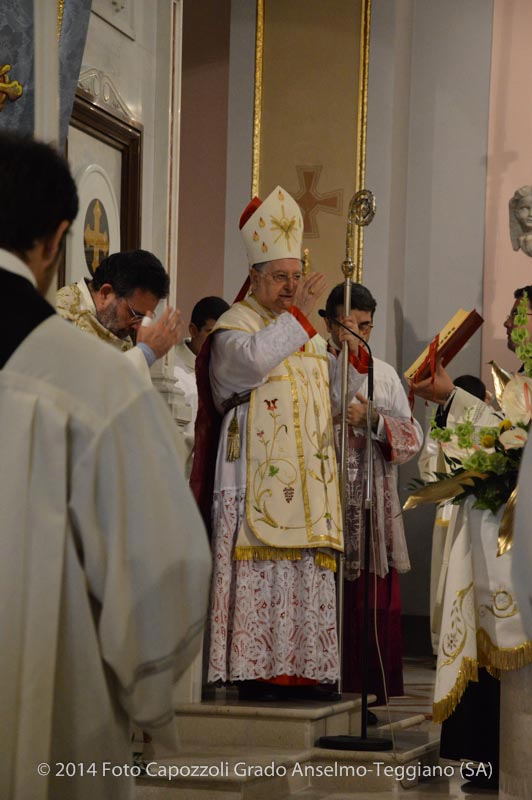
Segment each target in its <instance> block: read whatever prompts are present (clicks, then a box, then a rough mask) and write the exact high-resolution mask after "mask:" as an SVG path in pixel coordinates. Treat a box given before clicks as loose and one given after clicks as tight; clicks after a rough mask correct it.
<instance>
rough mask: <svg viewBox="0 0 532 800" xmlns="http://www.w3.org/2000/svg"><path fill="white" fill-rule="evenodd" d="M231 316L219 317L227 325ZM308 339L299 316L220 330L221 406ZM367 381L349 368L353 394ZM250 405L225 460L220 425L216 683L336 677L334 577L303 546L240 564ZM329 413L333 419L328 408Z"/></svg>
mask: <svg viewBox="0 0 532 800" xmlns="http://www.w3.org/2000/svg"><path fill="white" fill-rule="evenodd" d="M222 320H223V317H222V318H221V319H220V320H219V321H218V322H219V323H220V322H222ZM308 339H309V336H308V334H307V332H306V331H305V329H304V328H303V327H302V325H300V324H299V322H298V321H297V320H296V318H295V317H294V316H292V314H290V313H288V312H285V313H283V314H280V315H279V316H278V317H277V318H276V320H275V322H273V323H272V324H270V325H268V326H267V327H265V328H264V329H262V330H260V331H258V332H257V333H254V334H251V333H248V332H244V331H240V330H219V331H217V332H216V333H215V334H213V341H212V345H211V366H210V377H211V387H212V392H213V398H214V402H215V404H216V406H217V408H218V409H219V410H221V404H222V402H223V401H224V400H226V399H228V398H229V397H231V396H232V395H233V394H234V393H238V394H240V393H243V392H246V391H249V390H252V389H254V388H256V387H258V386H260V385H261V384H263V383H264V382H265V381H266V380H267V377H268V374H269V373H270V372H271V370H272V369H273V368H274V367H276V366H277V365H278V364H280V363H281V362H282V361H283V360H284V359H285V358H287V357H288V356H290V355H291V354H292V353H294V352H295V351H296V350H298V349H299V348H300V347H302V346H303V345H304V344H305V343H306V342H307V341H308ZM329 377H330V395H331V408H332V413H333V414H334V413H337V412H338V410H339V409H340V405H341V400H340V398H341V359H336V358H334V357H333V356H329ZM362 380H363V375H359V374H358V373H356V372H355V370H353V369H352V368H350V370H349V393H350V396H351V397H352V396H353V395H354V393H355V391H356V390H357V388H358V387H359V386H360V384H361V382H362ZM248 412H249V402H247V403H243V404H242V405H239V406H238V407H237V408H236V416H237V419H238V425H239V430H240V452H241V456H240V458H238V459H237V460H236V461H227V460H226V451H227V433H228V427H229V425H230V423H231V420H232V419H233V416H234V414H235V411H234V410H231V411H230V412H229V413H227V414H226V415H225V418H224V420H223V423H222V430H221V434H220V442H219V448H218V458H217V464H216V476H215V483H214V485H215V492H214V499H213V517H212V518H213V535H214V542H213V549H214V574H213V583H212V594H211V616H210V624H211V646H210V658H209V681H211V682H214V681H217V680H223V681H226V680H231V681H241V680H253V679H257V678H272V677H275V676H277V675H291V676H293V675H298V676H300V677H305V678H311V679H315V680H318V681H320V682H334V681H335V680H337V678H338V644H337V631H336V596H335V581H334V574H333V572H332V571H331V570H329V569H326V568H324V567H321V566H317V565H316V563H315V560H314V552H313V551H312V550H311V549H304V550H303V551H302V554H301V555H302V557H301V560H299V561H289V560H279V561H251V560H250V561H234V560H233V550H234V546H235V542H236V537H237V533H238V531H239V529H240V526H241V523H242V520H243V519H244V516H245V497H246V457H245V454H246V449H247V435H246V431H247V418H248ZM326 413H330V412H329V410H328V409H327V411H326Z"/></svg>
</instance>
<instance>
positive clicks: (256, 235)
mask: <svg viewBox="0 0 532 800" xmlns="http://www.w3.org/2000/svg"><path fill="white" fill-rule="evenodd" d="M253 241H254V242H258V241H259V234H258V233H257V231H253Z"/></svg>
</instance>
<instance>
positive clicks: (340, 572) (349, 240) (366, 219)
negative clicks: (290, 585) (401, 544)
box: [336, 189, 376, 694]
mask: <svg viewBox="0 0 532 800" xmlns="http://www.w3.org/2000/svg"><path fill="white" fill-rule="evenodd" d="M375 210H376V205H375V195H374V194H373V192H370V191H368V190H367V189H361V190H360V191H358V192H356V194H355V195H354V196H353V197H352V199H351V202H350V203H349V212H348V214H347V232H346V243H345V261H343V262H342V272H343V275H344V279H345V283H344V317H348V316H349V314H350V312H351V284H352V282H353V274H354V272H355V261H354V255H353V254H354V242H355V236H354V233H355V228H354V225H358V226H359V227H365V226H366V225H369V224H370V222H372V220H373V217H374V216H375ZM348 372H349V345H348V343H347V342H344V343H343V345H342V426H341V433H340V502H341V506H342V520H343V529H344V536H345V533H346V531H347V406H348V405H349V398H348V394H347V392H348ZM370 398H372V393H371V394H370V393H369V392H368V409H367V412H368V417H367V419H368V430H369V431H371V414H372V403H371V399H370ZM367 440H368V441H367V459H368V470H367V472H368V474H367V480H366V503H369V504H370V505H371V486H372V480H373V453H372V452H371V447H372V438H371V435H368V437H367ZM344 561H345V556H344V554H343V553H342V554H340V556H339V559H338V568H337V578H338V580H337V583H336V597H337V609H338V611H337V614H338V657H339V663H340V672H339V680H338V692H339V693H340V694H341V693H342V681H343V675H342V664H343V651H344Z"/></svg>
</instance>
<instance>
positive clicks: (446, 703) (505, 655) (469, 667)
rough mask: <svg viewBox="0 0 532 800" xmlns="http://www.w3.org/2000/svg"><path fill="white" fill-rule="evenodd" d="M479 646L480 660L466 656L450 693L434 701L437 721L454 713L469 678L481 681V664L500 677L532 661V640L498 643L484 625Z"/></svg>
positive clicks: (479, 636)
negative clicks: (503, 673) (491, 637)
mask: <svg viewBox="0 0 532 800" xmlns="http://www.w3.org/2000/svg"><path fill="white" fill-rule="evenodd" d="M477 647H478V653H479V659H478V661H477V660H476V659H474V658H467V657H465V658H464V659H462V666H461V667H460V670H459V671H458V677H457V679H456V683H455V684H454V686H453V688H452V689H451V691H450V692H449V694H447V695H445V697H442V699H441V700H438V702H437V703H434V704H433V706H432V712H433V713H432V718H433V720H434V722H437V723H441V722H444V721H445V720H446V719H447V717H450V716H451V714H452V713H453V711H454V710H455V708H456V706H457V705H458V703H459V702H460V700H461V699H462V695H463V694H464V692H465V690H466V686H467V684H468V682H469V681H475V682H476V681H478V668H479V667H484V668H485V669H486V670H487V671H488V672H489V674H490V675H492V676H493V677H494V678H497V680H499V679H500V677H501V672H503V671H509V670H512V669H521V667H526V666H527V665H528V664H532V642H531V641H528V640H527V641H526V642H523V643H522V644H520V645H518V646H517V647H506V648H500V647H495V645H494V644H493V642H492V641H491V639H490V637H489V635H488V634H487V633H486V631H485V630H484V629H483V628H481V629H480V630H479V631H478V632H477Z"/></svg>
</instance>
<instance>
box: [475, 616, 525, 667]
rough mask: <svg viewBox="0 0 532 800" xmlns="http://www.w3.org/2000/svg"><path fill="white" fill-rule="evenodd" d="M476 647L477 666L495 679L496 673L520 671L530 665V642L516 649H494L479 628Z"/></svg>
mask: <svg viewBox="0 0 532 800" xmlns="http://www.w3.org/2000/svg"><path fill="white" fill-rule="evenodd" d="M477 647H478V652H479V666H481V667H484V666H485V667H487V668H488V671H490V674H494V676H495V677H498V676H497V674H496V672H499V671H505V670H511V669H521V667H526V666H527V665H528V664H532V642H531V641H529V640H527V641H525V642H522V644H519V645H517V647H495V645H494V644H493V642H492V641H491V639H490V637H489V635H488V634H487V633H486V631H485V630H484V629H483V628H480V630H479V631H478V632H477ZM491 670H493V672H491Z"/></svg>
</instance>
